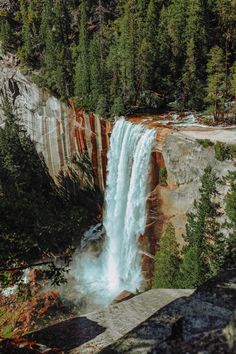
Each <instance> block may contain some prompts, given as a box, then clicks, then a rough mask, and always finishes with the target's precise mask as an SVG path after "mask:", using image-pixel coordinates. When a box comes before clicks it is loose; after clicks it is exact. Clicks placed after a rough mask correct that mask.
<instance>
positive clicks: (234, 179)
mask: <svg viewBox="0 0 236 354" xmlns="http://www.w3.org/2000/svg"><path fill="white" fill-rule="evenodd" d="M228 179H229V182H230V191H229V193H228V194H227V197H226V214H227V216H228V218H229V223H228V229H229V235H228V237H227V238H226V241H225V264H226V265H227V266H235V264H236V173H235V172H231V173H230V174H229V176H228Z"/></svg>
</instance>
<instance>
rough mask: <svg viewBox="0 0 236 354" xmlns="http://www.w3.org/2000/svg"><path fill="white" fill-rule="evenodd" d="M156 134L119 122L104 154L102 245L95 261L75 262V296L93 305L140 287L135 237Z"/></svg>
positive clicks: (86, 257)
mask: <svg viewBox="0 0 236 354" xmlns="http://www.w3.org/2000/svg"><path fill="white" fill-rule="evenodd" d="M154 141H155V130H153V129H148V128H146V127H144V126H142V125H138V124H133V123H130V122H127V121H125V119H124V118H120V119H119V120H117V122H116V124H115V126H114V128H113V130H112V135H111V141H110V150H109V153H108V175H107V186H106V193H105V213H104V220H103V225H104V228H105V232H106V239H105V244H104V247H103V250H102V252H101V253H100V254H99V256H97V255H96V256H95V255H94V254H93V253H91V252H89V251H87V252H82V253H80V254H79V255H78V256H77V258H76V261H75V264H74V266H73V267H72V269H73V276H74V277H75V278H76V280H77V289H78V292H79V293H81V294H84V295H86V294H87V295H90V296H92V297H93V301H94V302H95V303H97V304H106V303H109V302H111V301H112V300H113V299H114V297H116V296H117V295H118V294H119V293H121V292H122V291H123V290H127V291H130V292H136V291H137V290H138V289H139V288H140V284H141V282H142V271H141V256H140V254H139V242H138V240H139V236H140V235H141V234H142V233H143V232H144V230H145V225H146V201H147V197H148V192H149V190H148V176H149V161H150V155H151V151H152V146H153V143H154Z"/></svg>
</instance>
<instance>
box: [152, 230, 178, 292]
mask: <svg viewBox="0 0 236 354" xmlns="http://www.w3.org/2000/svg"><path fill="white" fill-rule="evenodd" d="M179 265H180V256H179V245H178V243H177V242H176V238H175V229H174V227H173V225H172V224H168V225H167V228H166V230H165V232H164V233H163V235H162V237H161V242H160V250H159V251H158V252H157V254H156V271H155V274H154V279H153V287H154V288H176V287H178V274H179Z"/></svg>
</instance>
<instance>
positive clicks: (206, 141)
mask: <svg viewBox="0 0 236 354" xmlns="http://www.w3.org/2000/svg"><path fill="white" fill-rule="evenodd" d="M197 142H198V144H200V145H201V146H203V147H204V148H208V147H210V146H213V145H214V143H213V142H212V141H211V140H210V139H197Z"/></svg>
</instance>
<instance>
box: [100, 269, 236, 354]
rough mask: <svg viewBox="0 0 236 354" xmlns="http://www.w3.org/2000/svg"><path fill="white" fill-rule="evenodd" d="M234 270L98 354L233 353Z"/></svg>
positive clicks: (235, 337) (235, 343)
mask: <svg viewBox="0 0 236 354" xmlns="http://www.w3.org/2000/svg"><path fill="white" fill-rule="evenodd" d="M235 310H236V269H232V270H228V271H225V272H222V273H221V274H220V275H219V276H217V277H216V278H214V279H212V280H210V281H209V282H207V283H206V284H204V285H203V286H202V287H200V288H199V289H198V290H196V291H195V292H194V293H193V295H192V296H190V297H189V298H180V299H178V300H175V301H173V302H172V303H170V304H169V305H167V306H166V307H164V308H162V309H161V310H159V311H157V312H156V313H155V314H154V315H153V316H151V317H150V318H149V319H147V320H145V321H144V322H143V323H142V324H140V325H139V326H138V327H136V328H135V329H133V330H132V331H131V332H129V333H128V334H127V335H125V336H124V337H123V338H121V339H120V340H118V341H117V342H116V343H115V344H112V345H111V346H109V347H107V348H106V349H104V350H102V351H101V353H102V354H108V353H109V354H115V353H116V354H117V353H120V354H121V353H122V354H125V353H129V354H138V353H142V354H145V353H149V354H157V353H158V354H182V353H191V354H195V353H196V354H197V353H204V354H223V353H232V354H233V353H236V312H235Z"/></svg>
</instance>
